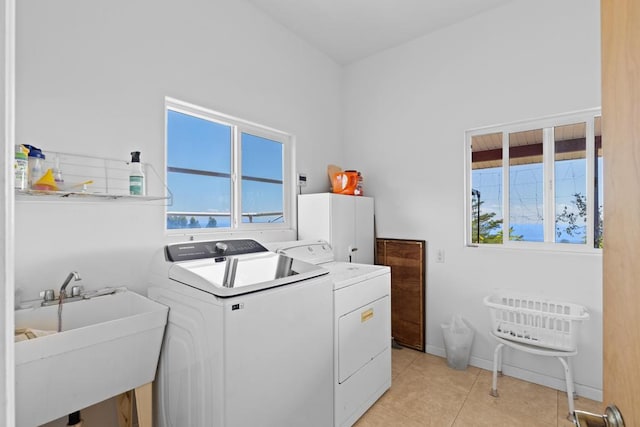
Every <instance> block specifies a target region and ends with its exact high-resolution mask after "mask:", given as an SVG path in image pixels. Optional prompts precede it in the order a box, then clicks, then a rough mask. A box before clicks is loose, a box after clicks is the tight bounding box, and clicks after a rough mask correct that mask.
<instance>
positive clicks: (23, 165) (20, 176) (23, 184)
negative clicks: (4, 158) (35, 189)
mask: <svg viewBox="0 0 640 427" xmlns="http://www.w3.org/2000/svg"><path fill="white" fill-rule="evenodd" d="M27 153H28V150H27V149H26V148H24V147H23V146H22V145H16V153H15V160H14V163H13V169H14V172H15V176H16V180H15V184H14V187H15V188H16V189H17V190H26V189H27V188H28V186H29V160H28V158H27Z"/></svg>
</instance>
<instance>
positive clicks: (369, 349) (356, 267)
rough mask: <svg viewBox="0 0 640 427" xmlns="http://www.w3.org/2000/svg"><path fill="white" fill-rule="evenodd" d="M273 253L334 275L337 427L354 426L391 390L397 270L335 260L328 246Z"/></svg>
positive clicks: (289, 245) (300, 245)
mask: <svg viewBox="0 0 640 427" xmlns="http://www.w3.org/2000/svg"><path fill="white" fill-rule="evenodd" d="M269 247H270V248H271V249H272V250H277V252H278V253H281V254H284V255H287V256H289V257H291V258H294V259H300V260H303V261H306V262H309V263H312V264H316V265H319V266H321V267H323V268H326V269H327V270H329V272H330V273H329V276H330V278H331V280H332V281H333V283H334V408H335V414H334V425H335V426H351V425H353V424H354V423H355V422H356V421H357V420H358V418H360V417H361V416H362V414H364V413H365V412H366V411H367V409H369V408H370V407H371V405H373V404H374V403H375V401H376V400H378V398H380V396H382V394H383V393H384V392H385V391H386V390H388V389H389V387H391V270H390V268H389V267H387V266H379V265H368V264H356V263H347V262H336V261H334V255H333V251H332V249H331V246H330V245H329V244H328V243H327V242H323V241H295V242H281V243H275V244H271V245H269Z"/></svg>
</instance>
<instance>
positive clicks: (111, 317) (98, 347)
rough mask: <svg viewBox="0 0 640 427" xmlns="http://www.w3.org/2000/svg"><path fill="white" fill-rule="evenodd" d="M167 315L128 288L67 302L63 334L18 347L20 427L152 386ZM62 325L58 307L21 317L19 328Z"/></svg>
mask: <svg viewBox="0 0 640 427" xmlns="http://www.w3.org/2000/svg"><path fill="white" fill-rule="evenodd" d="M167 313H168V308H167V307H165V306H163V305H161V304H158V303H156V302H155V301H151V300H149V299H147V298H145V297H143V296H141V295H139V294H136V293H134V292H131V291H128V290H126V289H125V288H120V289H118V290H117V291H116V292H115V293H113V294H111V295H103V296H99V297H94V298H91V299H84V300H81V301H74V302H67V303H65V304H64V305H63V310H62V332H58V333H55V334H52V335H47V336H41V337H39V338H35V339H31V340H27V341H21V342H17V343H16V344H15V360H16V371H15V376H16V395H15V396H16V424H17V425H18V426H35V425H40V424H44V423H46V422H49V421H52V420H55V419H57V418H60V417H63V416H66V415H67V414H69V413H72V412H75V411H77V410H80V409H82V408H86V407H87V406H90V405H93V404H95V403H98V402H101V401H103V400H106V399H108V398H110V397H113V396H116V395H118V394H120V393H123V392H125V391H128V390H131V389H134V388H136V387H139V386H141V385H144V384H147V383H149V382H151V381H153V380H154V378H155V374H156V367H157V364H158V357H159V355H160V346H161V343H162V337H163V335H164V328H165V325H166V322H167ZM57 325H58V305H57V304H56V305H51V306H48V307H40V306H36V307H34V308H27V309H21V310H16V312H15V327H16V329H18V328H32V329H38V330H52V331H55V330H57Z"/></svg>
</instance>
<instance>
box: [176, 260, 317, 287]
mask: <svg viewBox="0 0 640 427" xmlns="http://www.w3.org/2000/svg"><path fill="white" fill-rule="evenodd" d="M232 270H233V271H232ZM327 273H328V271H327V270H326V269H324V268H322V267H320V266H316V265H313V264H309V263H306V262H303V261H300V260H294V259H292V258H289V257H287V256H284V255H280V254H274V253H273V252H260V253H254V254H247V255H238V256H236V257H222V258H206V259H196V260H191V261H182V262H174V263H173V265H171V267H170V268H169V278H170V279H171V280H175V281H177V282H180V283H183V284H185V285H188V286H192V287H194V288H197V289H200V290H202V291H205V292H208V293H211V294H214V295H217V296H220V297H231V296H235V295H240V294H246V293H249V292H256V291H261V290H265V289H269V288H273V287H277V286H282V285H287V284H290V283H295V282H300V281H302V280H307V279H311V278H314V277H318V276H322V275H324V274H327ZM225 282H226V284H227V286H225Z"/></svg>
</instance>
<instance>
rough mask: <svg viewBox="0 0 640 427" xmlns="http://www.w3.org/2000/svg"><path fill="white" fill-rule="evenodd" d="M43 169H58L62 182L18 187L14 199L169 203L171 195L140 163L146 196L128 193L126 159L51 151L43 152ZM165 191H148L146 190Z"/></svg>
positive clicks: (147, 167) (162, 182)
mask: <svg viewBox="0 0 640 427" xmlns="http://www.w3.org/2000/svg"><path fill="white" fill-rule="evenodd" d="M43 154H44V155H45V160H44V167H43V172H46V171H47V170H48V169H52V171H53V172H54V173H55V172H56V171H57V170H59V171H60V174H61V175H62V179H63V180H64V182H62V183H57V184H58V187H59V188H58V190H57V191H50V190H33V189H29V190H19V189H16V200H56V199H58V200H59V199H62V200H64V199H69V200H71V199H73V200H76V201H100V200H122V201H153V200H162V201H164V202H165V204H166V205H169V206H170V205H171V204H172V202H173V196H172V194H171V191H170V190H169V188H168V187H167V186H166V184H165V183H164V180H163V179H162V178H161V177H160V174H158V172H157V171H156V170H155V168H154V167H153V166H152V165H150V164H148V163H141V165H142V169H143V172H144V174H145V181H146V187H147V194H146V195H132V194H130V193H129V172H130V170H131V169H130V166H129V162H128V161H126V160H122V159H109V158H103V157H94V156H85V155H78V154H70V153H61V152H54V151H44V150H43ZM150 188H151V190H152V191H155V192H158V193H160V192H164V193H165V194H154V193H150V192H149V189H150Z"/></svg>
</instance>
